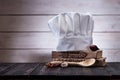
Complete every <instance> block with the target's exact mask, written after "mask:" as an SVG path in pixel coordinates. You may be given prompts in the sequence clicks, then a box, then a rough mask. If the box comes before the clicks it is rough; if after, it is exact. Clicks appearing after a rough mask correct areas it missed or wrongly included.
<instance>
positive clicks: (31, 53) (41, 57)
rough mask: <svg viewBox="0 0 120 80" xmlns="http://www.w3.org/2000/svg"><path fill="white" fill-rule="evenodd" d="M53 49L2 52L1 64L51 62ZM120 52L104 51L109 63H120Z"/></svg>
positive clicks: (0, 52)
mask: <svg viewBox="0 0 120 80" xmlns="http://www.w3.org/2000/svg"><path fill="white" fill-rule="evenodd" d="M52 50H53V49H37V50H36V49H35V50H34V49H22V50H18V49H12V50H0V55H1V56H0V62H2V63H4V62H14V63H15V62H16V63H17V62H22V63H23V62H49V61H51V60H52ZM119 56H120V50H103V57H106V61H107V62H120V58H119Z"/></svg>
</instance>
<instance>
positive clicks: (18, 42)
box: [0, 33, 120, 49]
mask: <svg viewBox="0 0 120 80" xmlns="http://www.w3.org/2000/svg"><path fill="white" fill-rule="evenodd" d="M119 35H120V33H94V34H93V44H96V45H97V46H99V47H100V48H103V49H120V46H119V45H120V41H119V39H120V36H119ZM55 47H56V39H55V37H54V35H53V34H52V33H0V49H2V48H55Z"/></svg>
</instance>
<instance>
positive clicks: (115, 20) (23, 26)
mask: <svg viewBox="0 0 120 80" xmlns="http://www.w3.org/2000/svg"><path fill="white" fill-rule="evenodd" d="M52 17H53V16H0V31H2V32H3V31H9V32H10V31H11V32H25V31H29V32H36V33H38V32H41V31H50V29H49V27H48V20H49V19H51V18H52ZM93 18H94V32H120V27H119V25H120V16H93Z"/></svg>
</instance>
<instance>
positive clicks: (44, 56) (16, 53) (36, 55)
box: [0, 50, 52, 63]
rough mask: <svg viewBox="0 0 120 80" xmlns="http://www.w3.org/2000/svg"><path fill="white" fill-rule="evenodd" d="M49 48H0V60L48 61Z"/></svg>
mask: <svg viewBox="0 0 120 80" xmlns="http://www.w3.org/2000/svg"><path fill="white" fill-rule="evenodd" d="M51 55H52V54H51V50H0V62H2V63H4V62H13V63H16V62H48V61H50V60H51V57H52V56H51Z"/></svg>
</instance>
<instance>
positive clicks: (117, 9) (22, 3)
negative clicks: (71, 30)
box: [0, 0, 120, 14]
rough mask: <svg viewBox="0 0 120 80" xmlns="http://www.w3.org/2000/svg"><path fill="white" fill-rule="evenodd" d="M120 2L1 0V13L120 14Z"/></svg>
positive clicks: (96, 0) (111, 0) (108, 0)
mask: <svg viewBox="0 0 120 80" xmlns="http://www.w3.org/2000/svg"><path fill="white" fill-rule="evenodd" d="M73 3H74V4H73ZM119 3H120V2H119V0H92V1H91V0H75V1H73V0H57V1H56V0H13V1H9V0H0V14H56V13H61V12H68V11H77V12H78V11H79V12H91V13H94V14H120V4H119Z"/></svg>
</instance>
